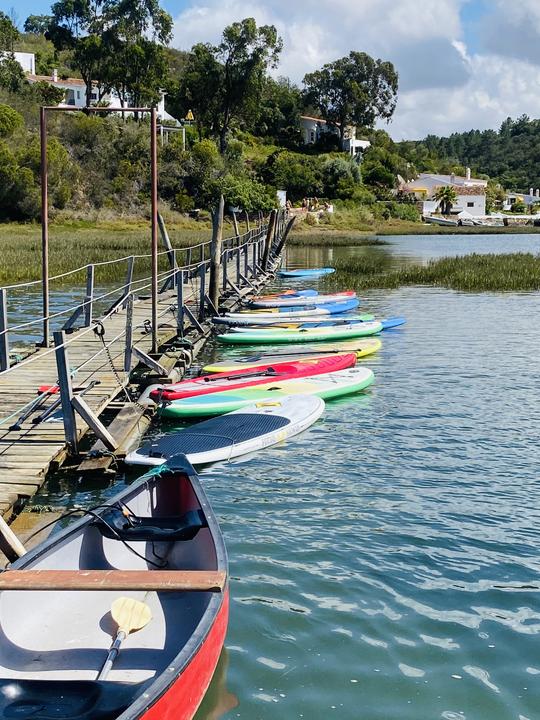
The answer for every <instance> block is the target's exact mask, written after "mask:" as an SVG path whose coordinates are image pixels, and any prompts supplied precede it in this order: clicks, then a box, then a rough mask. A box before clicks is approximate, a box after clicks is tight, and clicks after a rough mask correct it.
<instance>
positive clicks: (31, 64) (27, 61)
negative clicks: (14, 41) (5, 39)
mask: <svg viewBox="0 0 540 720" xmlns="http://www.w3.org/2000/svg"><path fill="white" fill-rule="evenodd" d="M0 52H1V51H0ZM13 56H14V58H15V60H16V61H17V62H18V63H19V65H20V66H21V67H22V69H23V70H24V72H25V73H31V74H32V75H33V74H34V73H35V72H36V56H35V55H34V53H26V52H14V53H13Z"/></svg>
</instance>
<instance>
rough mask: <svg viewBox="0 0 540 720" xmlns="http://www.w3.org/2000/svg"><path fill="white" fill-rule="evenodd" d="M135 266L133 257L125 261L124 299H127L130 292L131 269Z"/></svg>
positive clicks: (131, 281)
mask: <svg viewBox="0 0 540 720" xmlns="http://www.w3.org/2000/svg"><path fill="white" fill-rule="evenodd" d="M134 266H135V258H134V257H133V255H132V256H131V257H129V258H128V261H127V272H126V282H125V283H124V285H125V288H124V298H127V297H128V295H129V294H130V292H131V285H132V283H133V268H134Z"/></svg>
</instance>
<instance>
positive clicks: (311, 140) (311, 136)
mask: <svg viewBox="0 0 540 720" xmlns="http://www.w3.org/2000/svg"><path fill="white" fill-rule="evenodd" d="M309 139H310V142H312V143H314V142H315V130H312V131H311V132H310V133H309Z"/></svg>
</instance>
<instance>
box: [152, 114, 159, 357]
mask: <svg viewBox="0 0 540 720" xmlns="http://www.w3.org/2000/svg"><path fill="white" fill-rule="evenodd" d="M150 162H151V181H152V352H153V353H156V352H157V349H158V319H157V314H158V313H157V304H158V297H157V296H158V279H157V275H158V239H157V238H158V194H157V113H156V108H155V107H153V108H152V111H151V113H150Z"/></svg>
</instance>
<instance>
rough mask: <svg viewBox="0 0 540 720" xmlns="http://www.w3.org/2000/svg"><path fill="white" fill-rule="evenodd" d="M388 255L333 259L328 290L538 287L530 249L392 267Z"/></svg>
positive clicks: (538, 262)
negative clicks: (528, 250)
mask: <svg viewBox="0 0 540 720" xmlns="http://www.w3.org/2000/svg"><path fill="white" fill-rule="evenodd" d="M391 263H392V258H391V256H388V255H380V256H379V255H374V256H365V257H358V258H347V259H346V260H338V261H336V262H335V263H334V266H335V268H336V273H335V274H333V275H331V276H329V277H328V278H327V279H326V280H325V284H326V287H327V288H328V289H329V290H330V289H332V290H334V289H338V288H343V287H344V286H346V287H351V288H354V289H357V290H366V289H370V288H398V287H401V286H405V285H438V286H441V287H446V288H450V289H452V290H461V291H465V292H505V291H506V292H520V291H521V292H531V291H535V290H540V256H539V255H533V254H532V253H508V254H499V255H491V254H485V255H483V254H478V253H472V254H470V255H464V256H458V257H445V258H441V259H439V260H431V261H430V262H429V263H428V264H427V265H416V264H415V265H405V266H403V267H400V268H395V267H391Z"/></svg>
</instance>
